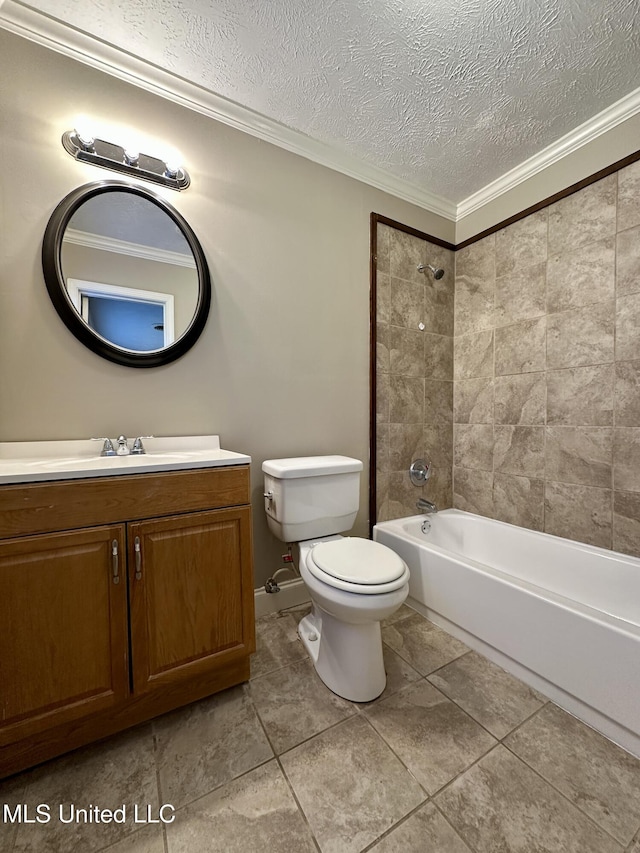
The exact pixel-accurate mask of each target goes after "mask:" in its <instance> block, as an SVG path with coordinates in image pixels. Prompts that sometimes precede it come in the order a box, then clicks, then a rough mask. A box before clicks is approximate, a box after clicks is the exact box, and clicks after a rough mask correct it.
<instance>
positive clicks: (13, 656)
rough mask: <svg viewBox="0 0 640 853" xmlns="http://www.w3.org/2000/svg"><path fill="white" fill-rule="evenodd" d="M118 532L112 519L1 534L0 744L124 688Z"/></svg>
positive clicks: (92, 707) (97, 706) (111, 698)
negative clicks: (82, 526)
mask: <svg viewBox="0 0 640 853" xmlns="http://www.w3.org/2000/svg"><path fill="white" fill-rule="evenodd" d="M124 533H125V530H124V526H123V525H113V526H109V527H99V528H92V529H90V530H80V531H71V532H66V533H59V534H58V533H50V534H45V535H42V536H28V537H25V538H23V539H7V540H4V541H2V542H0V589H1V590H2V595H1V597H0V626H1V628H0V719H1V720H2V722H1V723H0V744H6V743H10V742H13V741H16V740H19V739H21V738H24V737H30V736H31V735H33V734H36V733H38V732H41V731H44V730H45V729H48V728H50V727H52V726H55V725H57V724H59V723H65V722H68V721H70V720H75V719H78V718H80V717H83V716H85V715H87V714H91V713H93V712H95V711H100V710H104V709H107V708H110V707H112V706H113V705H114V704H116V703H118V702H120V701H122V700H124V699H125V697H126V696H127V694H128V689H129V688H128V660H127V658H128V644H127V584H126V569H125V558H126V553H125V548H124V542H125V536H124ZM114 552H115V553H114ZM115 571H117V572H118V575H117V576H116V575H114V572H115ZM116 577H117V579H118V580H119V582H118V583H114V580H116Z"/></svg>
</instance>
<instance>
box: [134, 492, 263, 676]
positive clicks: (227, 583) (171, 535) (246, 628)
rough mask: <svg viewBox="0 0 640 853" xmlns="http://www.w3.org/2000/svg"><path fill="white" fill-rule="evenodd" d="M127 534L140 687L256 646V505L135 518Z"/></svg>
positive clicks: (198, 672)
mask: <svg viewBox="0 0 640 853" xmlns="http://www.w3.org/2000/svg"><path fill="white" fill-rule="evenodd" d="M127 536H128V547H129V583H130V598H131V655H132V669H133V684H134V692H136V693H142V692H144V691H146V690H150V689H152V688H153V687H154V686H155V685H158V686H163V687H166V686H168V685H171V684H176V685H179V684H180V683H182V682H184V681H186V680H189V679H192V678H194V677H199V676H202V677H203V678H206V676H207V675H208V674H210V673H213V672H214V671H215V669H216V668H218V667H219V666H220V665H222V664H224V663H225V662H231V661H233V660H237V659H238V658H240V657H243V656H244V657H246V656H247V655H248V654H249V653H250V652H252V651H253V650H254V648H255V630H254V608H253V568H252V559H251V512H250V509H249V507H240V508H238V507H234V508H233V509H224V510H213V511H211V512H198V513H190V514H187V515H180V516H171V517H168V518H161V519H155V520H153V521H145V522H140V523H136V524H130V525H129V526H128V530H127Z"/></svg>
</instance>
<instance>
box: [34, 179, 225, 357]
mask: <svg viewBox="0 0 640 853" xmlns="http://www.w3.org/2000/svg"><path fill="white" fill-rule="evenodd" d="M115 190H117V191H119V192H129V193H132V194H133V195H137V196H141V197H142V198H146V199H147V200H148V201H150V202H152V203H153V204H155V205H156V206H157V207H159V208H160V209H161V210H163V211H164V212H165V213H166V214H167V216H169V217H171V219H172V220H173V221H174V222H175V223H176V225H177V226H178V228H179V229H180V230H181V232H182V234H183V236H184V238H185V240H186V241H187V243H188V244H189V248H190V249H191V251H192V252H193V257H194V260H195V264H196V271H197V273H198V283H199V293H198V304H197V306H196V310H195V312H194V315H193V320H192V321H191V324H190V326H189V327H188V329H187V330H186V331H185V333H184V334H183V335H181V337H179V338H178V340H177V341H175V342H174V343H172V344H170V345H169V346H168V347H166V348H164V349H162V350H154V351H153V352H147V353H144V352H142V353H135V352H130V351H127V350H123V349H120V348H119V347H116V346H113V345H112V344H110V343H109V342H108V341H106V340H105V339H104V338H102V337H100V336H99V335H97V334H96V333H95V332H93V331H92V330H91V328H90V327H89V326H87V324H86V323H84V321H83V320H82V318H81V317H80V316H79V315H78V312H77V311H76V309H75V307H74V306H73V304H72V303H71V302H70V300H69V298H68V296H67V289H66V286H65V282H64V277H63V274H62V262H61V250H62V239H63V237H64V232H65V230H66V228H67V225H68V224H69V220H70V219H71V217H72V216H73V214H74V213H75V212H76V210H77V209H78V208H79V207H80V205H81V204H82V203H83V202H85V201H87V200H88V199H90V198H92V197H94V196H97V195H101V194H103V193H108V192H112V191H115ZM42 270H43V272H44V280H45V284H46V285H47V290H48V292H49V296H50V298H51V301H52V302H53V305H54V307H55V309H56V311H57V312H58V315H59V316H60V319H61V320H62V322H63V323H64V324H65V326H66V327H67V328H68V329H69V331H70V332H71V333H72V334H73V335H74V336H75V337H76V338H77V339H78V340H79V341H81V343H83V344H84V345H85V346H86V347H88V348H89V349H90V350H92V351H93V352H95V353H96V354H97V355H100V356H102V358H106V359H108V361H112V362H115V363H116V364H122V365H125V366H126V367H159V366H161V365H163V364H169V363H170V362H172V361H175V360H176V359H177V358H180V357H181V356H183V355H184V354H185V353H186V352H187V351H188V350H190V349H191V347H192V346H193V345H194V344H195V342H196V341H197V340H198V338H199V337H200V335H201V334H202V330H203V329H204V326H205V324H206V322H207V317H208V316H209V308H210V306H211V280H210V278H209V268H208V266H207V261H206V258H205V256H204V252H203V251H202V247H201V245H200V243H199V242H198V238H197V237H196V235H195V234H194V233H193V231H192V230H191V227H190V226H189V224H188V223H187V221H186V220H185V219H184V218H183V217H182V216H181V215H180V214H179V213H178V211H177V210H175V209H174V208H173V207H172V206H171V205H170V204H169V203H168V202H166V201H165V200H164V199H163V198H161V197H160V196H158V195H156V194H155V193H153V192H151V191H150V190H148V189H146V188H144V187H139V186H136V185H133V184H127V183H124V182H123V181H98V182H96V183H93V184H85V185H83V186H81V187H78V188H77V189H75V190H73V191H72V192H70V193H69V195H67V196H65V198H63V199H62V201H61V202H60V204H58V206H57V207H56V209H55V210H54V211H53V213H52V214H51V218H50V219H49V222H48V223H47V227H46V229H45V232H44V240H43V243H42Z"/></svg>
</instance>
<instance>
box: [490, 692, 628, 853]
mask: <svg viewBox="0 0 640 853" xmlns="http://www.w3.org/2000/svg"><path fill="white" fill-rule="evenodd" d="M552 704H553V703H552ZM540 710H542V709H540ZM576 719H577V718H576ZM501 743H502V746H504V748H505V749H506V750H508V751H509V752H510V753H511V755H513V756H514V758H517V759H518V761H520V762H521V763H522V764H524V766H525V767H527V768H528V769H529V770H531V772H532V773H535V775H536V776H537V777H538V778H539V779H541V780H542V781H543V782H544V783H545V784H546V785H548V786H549V787H550V788H551V789H552V790H553V791H555V792H556V794H558V795H559V796H560V797H562V799H563V800H565V802H567V803H569V805H570V806H572V807H573V808H574V809H576V811H578V812H580V814H581V815H583V817H585V818H586V819H587V820H588V821H589V822H590V823H592V824H593V825H594V826H596V827H598V829H599V830H601V831H602V832H604V834H605V835H606V836H608V837H609V838H610V839H611V840H612V841H613V842H614V843H615V844H617V845H618V847H619V848H620V849H621V851H624V849H625V848H624V847H623V842H621V841H618V839H617V838H615V837H614V836H613V835H612V834H611V833H610V832H609V831H608V830H607V829H605V828H604V827H603V826H601V825H600V824H599V823H598V821H597V820H596V819H595V818H593V817H592V816H591V815H590V814H588V813H587V812H585V811H583V809H582V808H581V807H580V806H579V805H577V803H574V802H573V800H571V799H569V797H568V796H567V795H566V794H565V793H563V791H561V790H560V789H559V788H557V787H556V785H554V783H553V782H551V781H550V780H549V779H547V778H546V777H545V776H543V775H542V773H541V772H540V771H539V770H536V768H535V767H532V766H531V764H529V762H528V761H526V759H524V758H523V757H522V756H521V755H518V753H517V752H515V751H514V750H513V749H512V748H511V747H510V746H509V744H507V743H503V742H502V741H501ZM632 841H633V838H632Z"/></svg>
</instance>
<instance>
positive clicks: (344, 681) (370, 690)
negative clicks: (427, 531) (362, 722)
mask: <svg viewBox="0 0 640 853" xmlns="http://www.w3.org/2000/svg"><path fill="white" fill-rule="evenodd" d="M325 546H330V547H325ZM347 567H349V568H350V569H351V572H350V573H349V572H348V571H345V569H347ZM349 574H350V576H351V577H354V578H357V580H351V579H349V580H347V579H345V576H348V575H349ZM300 575H301V577H302V580H303V581H304V583H305V584H306V587H307V589H308V591H309V595H310V597H311V602H312V610H311V613H309V614H308V615H307V616H305V617H304V618H303V619H302V621H301V622H300V624H299V625H298V635H299V636H300V639H301V640H302V643H303V645H304V647H305V648H306V650H307V652H308V654H309V656H310V658H311V660H312V661H313V664H314V666H315V669H316V672H317V673H318V675H319V676H320V678H321V679H322V681H323V682H324V683H325V684H326V685H327V687H328V688H329V689H330V690H332V691H333V692H334V693H336V694H337V695H338V696H342V697H343V698H344V699H349V700H351V701H352V702H371V701H372V700H373V699H375V698H376V697H378V696H379V695H380V694H381V693H382V691H383V690H384V688H385V685H386V673H385V669H384V661H383V655H382V635H381V628H380V622H381V621H382V620H383V619H386V618H388V617H389V616H391V614H392V613H395V611H396V610H397V609H398V608H399V607H400V606H401V605H402V604H403V603H404V601H405V599H406V597H407V595H408V593H409V569H408V568H407V566H406V565H405V563H404V562H403V561H402V560H401V559H400V557H398V556H397V554H395V553H394V552H393V551H391V550H390V549H389V548H386V547H385V546H380V543H378V542H372V541H370V540H369V539H355V538H345V539H343V538H341V537H339V536H332V537H327V538H326V539H320V540H312V541H310V542H301V543H300Z"/></svg>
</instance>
